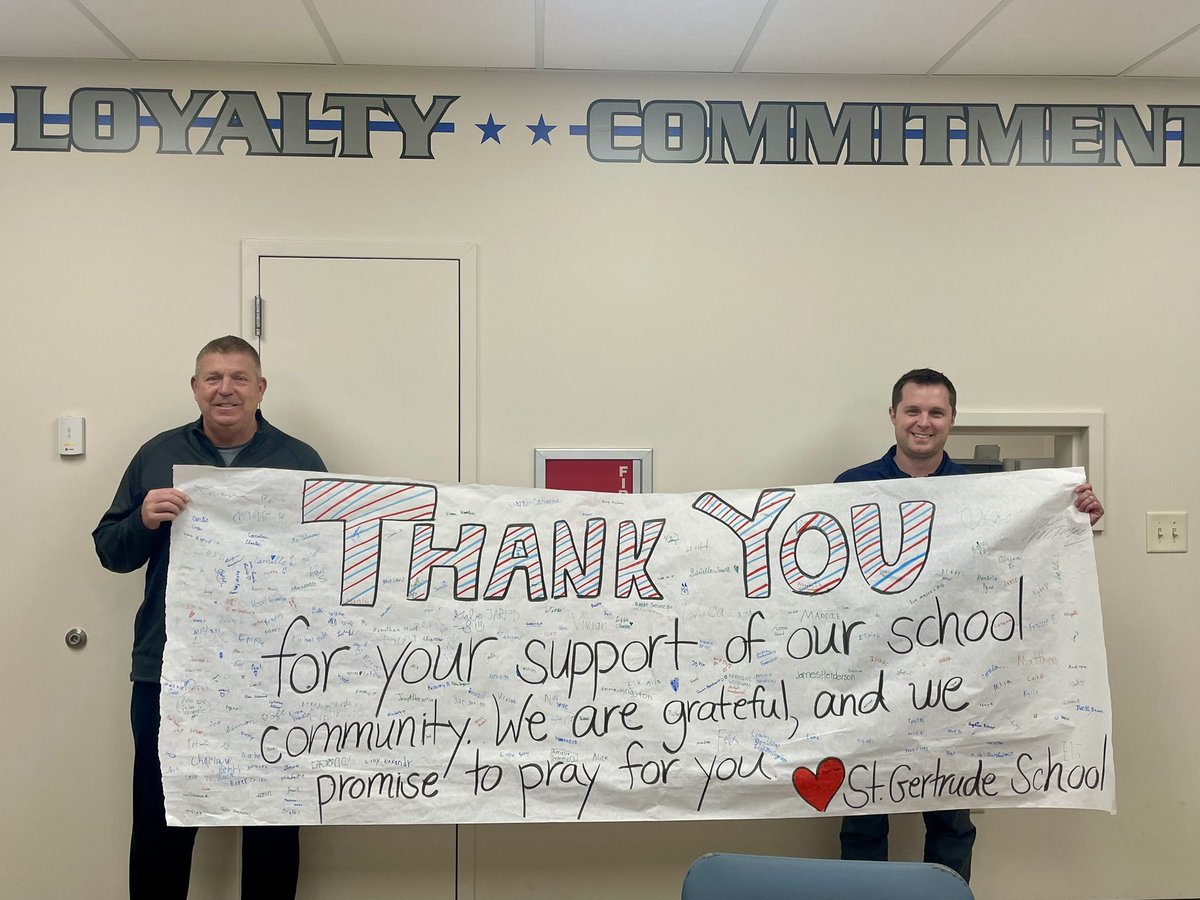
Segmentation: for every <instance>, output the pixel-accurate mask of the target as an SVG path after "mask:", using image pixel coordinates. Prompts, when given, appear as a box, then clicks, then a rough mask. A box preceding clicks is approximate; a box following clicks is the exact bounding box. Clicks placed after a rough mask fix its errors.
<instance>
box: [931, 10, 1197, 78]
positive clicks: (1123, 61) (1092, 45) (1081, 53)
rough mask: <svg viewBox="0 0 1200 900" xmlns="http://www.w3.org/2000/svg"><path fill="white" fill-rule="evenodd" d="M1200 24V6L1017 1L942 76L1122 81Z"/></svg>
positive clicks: (955, 58) (941, 71) (954, 58)
mask: <svg viewBox="0 0 1200 900" xmlns="http://www.w3.org/2000/svg"><path fill="white" fill-rule="evenodd" d="M1198 22H1200V0H1141V2H1130V0H1054V2H1046V0H1013V2H1012V3H1010V4H1009V5H1008V6H1006V7H1005V8H1004V9H1003V10H1002V11H1001V12H1000V13H999V15H997V16H996V17H995V18H994V19H992V20H991V21H990V22H989V23H988V24H987V25H986V26H984V27H983V28H982V29H981V30H980V31H979V33H978V34H977V35H975V37H974V38H972V39H971V40H970V41H969V42H968V43H967V44H966V45H964V46H963V47H962V48H961V49H960V50H959V51H958V52H957V53H956V54H955V55H954V56H953V57H951V58H950V59H949V60H947V62H946V64H945V65H944V66H943V67H942V68H941V69H939V70H938V72H939V74H942V75H1116V74H1118V73H1119V72H1123V71H1124V70H1125V69H1127V68H1129V67H1130V66H1131V65H1133V64H1134V63H1136V62H1137V61H1138V60H1140V59H1144V58H1145V57H1146V56H1147V55H1148V54H1150V53H1153V52H1154V51H1155V50H1158V49H1159V48H1160V47H1162V46H1164V45H1165V44H1167V43H1169V42H1170V41H1171V40H1173V39H1174V38H1176V37H1178V36H1179V35H1180V34H1182V33H1183V32H1185V31H1187V30H1188V29H1189V28H1192V27H1193V26H1194V25H1196V24H1197V23H1198Z"/></svg>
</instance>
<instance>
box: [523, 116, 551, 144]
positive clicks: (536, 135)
mask: <svg viewBox="0 0 1200 900" xmlns="http://www.w3.org/2000/svg"><path fill="white" fill-rule="evenodd" d="M525 127H526V128H528V129H529V130H530V131H532V132H533V140H532V141H530V142H529V143H530V145H533V144H536V143H537V142H538V141H545V142H546V143H547V144H549V143H550V132H552V131H553V130H554V129H555V128H557V127H558V126H557V125H547V124H546V117H545V116H543V115H539V116H538V120H537V124H536V125H526V126H525Z"/></svg>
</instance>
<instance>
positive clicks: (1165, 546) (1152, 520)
mask: <svg viewBox="0 0 1200 900" xmlns="http://www.w3.org/2000/svg"><path fill="white" fill-rule="evenodd" d="M1146 552H1147V553H1187V513H1185V512H1148V513H1146Z"/></svg>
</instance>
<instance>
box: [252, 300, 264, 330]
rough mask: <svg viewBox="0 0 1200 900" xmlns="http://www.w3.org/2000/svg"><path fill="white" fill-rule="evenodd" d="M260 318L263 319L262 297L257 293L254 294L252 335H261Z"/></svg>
mask: <svg viewBox="0 0 1200 900" xmlns="http://www.w3.org/2000/svg"><path fill="white" fill-rule="evenodd" d="M262 319H263V299H262V297H260V296H259V295H258V294H255V295H254V336H255V337H257V338H260V337H262V325H263V323H262Z"/></svg>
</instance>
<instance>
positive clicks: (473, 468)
mask: <svg viewBox="0 0 1200 900" xmlns="http://www.w3.org/2000/svg"><path fill="white" fill-rule="evenodd" d="M475 256H476V245H475V244H471V243H465V242H464V243H453V242H445V243H425V242H415V241H337V240H327V241H301V240H272V239H259V238H246V239H243V240H242V285H241V336H242V337H243V338H245V339H246V340H247V341H250V342H251V343H253V344H254V345H255V346H256V347H257V346H259V344H260V343H261V342H260V340H259V332H258V329H257V327H256V322H255V308H254V299H255V297H257V296H258V295H259V290H260V277H261V265H260V260H262V259H263V258H301V259H304V258H332V259H412V260H446V261H450V262H454V263H456V264H457V267H458V480H459V481H460V482H463V483H473V482H476V481H478V478H479V424H478V423H479V384H478V380H479V337H478V328H477V325H478V308H477V293H478V282H477V275H476V264H475Z"/></svg>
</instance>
